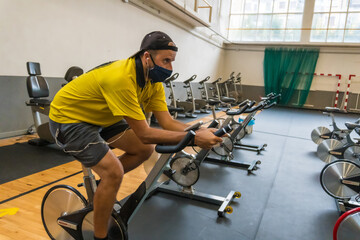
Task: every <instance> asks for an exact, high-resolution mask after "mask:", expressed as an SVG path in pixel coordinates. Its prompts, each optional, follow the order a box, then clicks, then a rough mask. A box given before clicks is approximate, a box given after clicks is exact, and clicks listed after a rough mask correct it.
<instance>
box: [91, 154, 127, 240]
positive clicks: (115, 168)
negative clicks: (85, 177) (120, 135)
mask: <svg viewBox="0 0 360 240" xmlns="http://www.w3.org/2000/svg"><path fill="white" fill-rule="evenodd" d="M92 169H93V170H94V171H95V172H96V173H97V174H98V175H99V176H100V179H101V182H100V184H99V185H98V187H97V189H96V192H95V195H94V236H95V237H97V238H104V237H106V236H107V230H108V221H109V218H110V215H111V211H112V209H113V206H114V203H115V200H116V194H117V192H118V190H119V187H120V184H121V181H122V179H123V176H124V168H123V166H122V164H121V162H119V160H118V158H117V157H116V156H115V154H114V153H113V152H112V151H111V150H109V151H108V152H107V153H106V155H105V156H104V158H103V159H101V160H100V162H99V163H98V164H97V165H96V166H94V167H92Z"/></svg>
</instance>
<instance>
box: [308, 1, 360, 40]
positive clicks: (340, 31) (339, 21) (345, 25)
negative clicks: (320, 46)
mask: <svg viewBox="0 0 360 240" xmlns="http://www.w3.org/2000/svg"><path fill="white" fill-rule="evenodd" d="M310 42H344V43H360V0H315V6H314V16H313V22H312V26H311V35H310Z"/></svg>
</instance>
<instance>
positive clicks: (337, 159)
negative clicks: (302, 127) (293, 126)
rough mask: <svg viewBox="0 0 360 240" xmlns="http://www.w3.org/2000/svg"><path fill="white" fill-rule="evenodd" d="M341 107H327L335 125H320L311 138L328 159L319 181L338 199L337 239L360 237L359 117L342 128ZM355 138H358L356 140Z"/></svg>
mask: <svg viewBox="0 0 360 240" xmlns="http://www.w3.org/2000/svg"><path fill="white" fill-rule="evenodd" d="M335 112H340V110H339V109H338V108H331V107H328V108H326V112H324V114H325V115H328V116H330V117H331V120H332V124H331V126H332V129H331V130H330V129H328V128H327V127H323V126H321V127H318V128H316V129H314V130H313V131H312V132H311V139H312V140H313V142H314V143H316V144H318V147H317V156H318V157H319V158H320V159H321V160H322V161H324V162H325V163H327V164H326V165H325V167H324V168H323V169H322V171H321V173H320V183H321V186H322V188H323V189H324V190H325V192H326V193H327V194H329V195H330V196H331V197H333V198H334V199H335V202H336V205H337V208H338V211H339V213H340V217H339V219H338V220H337V222H336V223H335V226H334V229H333V239H334V240H346V239H358V238H359V236H360V136H359V137H358V138H357V137H352V135H354V133H355V135H360V118H359V119H357V120H355V121H354V122H346V123H345V127H346V128H343V129H341V128H339V127H338V125H337V124H336V121H335V117H334V113H335ZM354 140H355V141H354Z"/></svg>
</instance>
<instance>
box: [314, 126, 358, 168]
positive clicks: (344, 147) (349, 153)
mask: <svg viewBox="0 0 360 240" xmlns="http://www.w3.org/2000/svg"><path fill="white" fill-rule="evenodd" d="M345 126H346V127H347V128H348V132H349V133H350V132H351V131H352V130H354V129H355V132H356V133H357V134H360V129H359V128H360V124H356V123H349V122H346V123H345ZM354 139H355V140H357V142H353V140H352V139H351V137H350V134H347V135H346V138H345V139H344V140H346V143H345V144H344V143H343V142H344V141H343V142H340V141H339V140H336V139H327V140H324V141H322V142H321V143H320V144H319V145H318V148H317V156H318V157H319V158H320V159H321V160H322V161H324V162H326V163H330V162H332V161H334V160H336V159H342V158H345V159H349V160H352V161H355V162H359V157H360V138H354Z"/></svg>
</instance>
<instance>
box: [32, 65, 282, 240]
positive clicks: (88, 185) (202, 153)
mask: <svg viewBox="0 0 360 240" xmlns="http://www.w3.org/2000/svg"><path fill="white" fill-rule="evenodd" d="M28 70H29V73H30V72H31V73H32V74H30V76H29V78H28V79H29V80H28V81H27V82H28V90H29V89H30V91H29V95H30V93H31V94H32V96H36V97H32V98H31V99H30V101H28V102H27V105H28V106H31V108H32V111H33V116H34V121H35V120H39V121H40V117H39V115H40V113H42V114H44V115H45V116H46V114H47V113H48V107H49V104H50V103H51V100H48V99H46V98H42V97H40V95H42V94H43V93H42V90H43V89H41V86H43V85H44V84H46V82H45V81H43V80H45V79H43V78H42V77H41V73H40V66H39V65H38V64H31V63H30V64H28ZM81 73H82V72H81V69H79V68H77V67H74V68H72V69H69V71H68V73H67V74H66V79H68V80H69V81H71V80H72V79H73V76H77V75H80V74H81ZM39 76H40V77H39ZM172 78H174V77H173V76H172ZM46 86H47V84H46ZM45 95H46V94H45ZM279 97H280V95H276V94H274V93H271V94H268V95H267V96H265V97H263V98H261V101H259V102H258V103H256V102H255V101H250V100H245V101H243V102H241V103H240V104H237V106H238V108H232V109H226V110H225V113H226V114H225V115H226V117H225V118H217V116H216V112H215V110H216V108H217V107H218V106H219V105H226V106H229V103H233V104H234V100H232V101H230V100H226V98H225V101H227V102H226V103H224V102H223V101H222V100H224V98H223V99H219V98H218V97H216V98H208V99H207V100H206V104H207V106H208V109H211V111H212V115H213V117H214V119H213V121H212V122H211V123H210V124H209V125H208V127H216V128H218V129H219V130H218V131H217V132H216V133H214V134H215V135H217V136H223V135H224V134H225V133H228V135H227V136H226V137H223V143H221V144H219V145H218V146H216V147H214V148H213V149H211V150H206V149H198V147H196V146H192V143H193V141H192V140H193V138H194V136H195V130H197V129H198V128H199V127H200V126H201V125H202V124H204V123H203V122H201V121H200V122H198V123H196V124H194V125H192V126H190V127H189V128H187V129H186V131H187V132H188V134H187V135H186V136H185V137H184V139H183V140H182V141H181V142H180V143H179V144H177V145H173V146H165V145H157V146H156V148H155V150H156V152H157V153H158V155H157V154H154V155H153V156H155V157H153V158H152V159H149V160H148V161H146V162H145V163H144V167H145V171H146V172H147V173H148V176H147V178H146V179H145V181H144V182H143V183H142V184H140V186H139V187H138V189H137V190H136V191H135V192H134V193H133V194H131V195H130V196H128V197H126V198H124V199H122V200H121V201H117V202H116V203H115V204H114V208H113V212H112V215H111V219H110V222H109V236H110V237H112V238H113V239H128V233H127V226H128V224H129V222H130V221H131V219H132V218H133V216H134V215H135V214H136V212H137V211H138V209H139V208H140V207H141V205H142V204H143V202H144V201H145V200H146V199H148V198H150V197H151V196H152V195H154V194H156V193H157V192H163V193H167V194H173V195H176V196H179V197H185V198H190V199H193V200H198V201H202V202H205V203H208V204H214V205H217V206H218V210H217V214H218V216H219V217H223V216H224V215H225V214H226V213H232V211H233V209H232V207H231V206H230V203H231V202H232V201H233V200H234V199H235V198H239V197H240V196H241V194H240V192H238V191H230V192H229V193H228V195H226V196H217V195H213V194H208V193H203V192H199V191H197V190H195V184H196V183H197V181H198V180H199V178H200V166H201V165H202V164H203V162H208V163H214V162H215V163H218V164H226V165H229V166H235V167H238V168H241V169H245V170H247V171H248V173H251V172H252V171H255V170H257V169H258V165H259V164H260V163H261V162H260V161H252V162H246V161H238V160H235V159H234V157H233V154H232V153H233V151H234V149H235V148H241V149H248V150H253V151H256V152H257V153H258V154H259V153H260V152H261V151H263V150H264V145H262V146H261V147H259V146H251V145H248V146H244V145H242V144H241V142H240V141H241V140H242V139H243V138H244V137H245V136H246V134H247V131H246V127H247V126H248V124H249V123H250V121H251V120H253V119H254V117H255V114H257V113H258V112H259V111H262V110H264V109H268V108H270V107H272V106H274V105H275V104H276V100H277V98H279ZM235 102H236V101H235ZM169 110H171V106H170V107H169ZM171 111H172V113H174V112H175V113H180V114H181V111H183V108H181V107H178V106H176V107H175V108H173V109H172V110H171ZM245 113H246V114H247V115H246V117H245V119H244V120H243V121H242V122H241V123H239V121H238V120H237V118H238V117H239V116H240V115H241V114H245ZM36 117H38V118H39V119H36ZM39 126H41V125H39ZM40 128H41V127H40ZM43 128H44V129H46V125H45V126H44V127H43ZM37 130H38V128H37ZM44 131H45V130H44ZM43 140H45V139H40V141H43ZM49 140H50V141H49V142H51V139H49ZM33 144H34V143H33ZM35 144H37V143H35ZM188 146H191V147H192V148H193V149H194V150H195V154H190V153H188V152H186V151H185V150H184V149H185V148H186V147H188ZM83 175H84V177H83V183H80V184H79V185H78V187H84V188H85V190H86V195H87V196H86V197H85V196H83V195H82V194H81V193H80V192H79V191H78V190H76V189H75V188H74V187H71V186H68V185H57V186H54V187H52V188H50V189H49V190H48V191H47V192H46V194H45V196H44V198H43V201H42V205H41V217H42V222H43V225H44V228H45V230H46V232H47V233H48V235H49V237H50V238H51V239H57V240H59V239H60V240H62V239H92V238H93V204H92V203H93V197H94V193H95V191H96V188H97V185H98V184H99V183H100V182H101V180H96V179H95V176H94V175H93V174H92V171H91V169H90V168H86V167H83Z"/></svg>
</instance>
